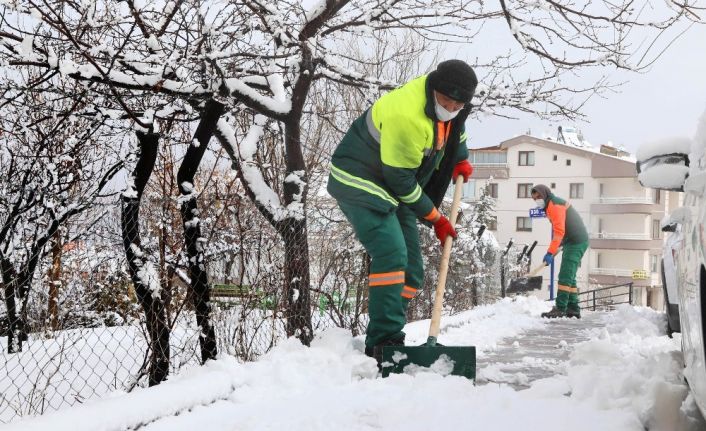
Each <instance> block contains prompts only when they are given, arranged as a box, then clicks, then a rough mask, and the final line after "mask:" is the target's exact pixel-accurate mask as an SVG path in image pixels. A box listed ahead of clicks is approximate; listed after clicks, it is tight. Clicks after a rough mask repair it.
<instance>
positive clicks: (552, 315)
mask: <svg viewBox="0 0 706 431" xmlns="http://www.w3.org/2000/svg"><path fill="white" fill-rule="evenodd" d="M542 317H544V318H546V319H556V318H558V317H566V311H563V310H560V309H558V308H556V307H552V309H551V310H550V311H547V312H546V313H542Z"/></svg>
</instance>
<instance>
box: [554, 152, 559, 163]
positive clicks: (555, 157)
mask: <svg viewBox="0 0 706 431" xmlns="http://www.w3.org/2000/svg"><path fill="white" fill-rule="evenodd" d="M558 158H559V157H557V155H556V154H554V161H555V162H556V160H557V159H558Z"/></svg>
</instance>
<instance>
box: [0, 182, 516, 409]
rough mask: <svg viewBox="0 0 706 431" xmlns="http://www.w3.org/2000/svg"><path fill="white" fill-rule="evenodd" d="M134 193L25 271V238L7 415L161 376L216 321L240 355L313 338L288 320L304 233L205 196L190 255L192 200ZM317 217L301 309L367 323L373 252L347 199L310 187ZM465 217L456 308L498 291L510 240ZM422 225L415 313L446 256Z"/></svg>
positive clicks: (15, 259)
mask: <svg viewBox="0 0 706 431" xmlns="http://www.w3.org/2000/svg"><path fill="white" fill-rule="evenodd" d="M126 200H127V199H126V198H125V196H124V195H123V196H122V197H121V200H120V202H118V203H116V202H112V203H107V204H105V203H104V204H102V205H100V206H99V205H96V211H94V212H93V213H91V216H86V217H83V218H82V219H80V220H74V221H72V222H71V223H68V224H66V225H65V226H63V227H62V228H60V229H58V230H57V231H56V232H55V234H54V235H52V238H51V240H49V241H48V242H47V243H46V246H45V247H44V248H43V249H42V250H41V251H40V252H39V253H38V254H37V255H36V258H37V259H36V261H37V265H36V267H35V269H34V271H33V272H32V273H31V274H29V275H30V276H31V277H30V279H29V280H28V281H27V282H26V283H25V282H24V281H23V279H22V277H23V273H22V271H23V267H22V265H23V262H26V261H27V259H26V257H27V256H25V255H24V254H23V253H24V252H22V251H21V250H20V249H16V250H15V254H9V255H7V259H6V260H7V262H6V263H7V265H6V266H7V267H6V268H5V269H4V270H3V284H2V289H0V290H1V291H2V298H3V301H2V303H0V322H1V323H0V346H1V347H2V353H0V364H1V365H2V367H3V369H4V370H3V372H2V373H0V394H1V395H0V397H2V398H1V402H0V423H6V422H10V421H13V420H16V419H17V418H18V417H21V416H26V415H37V414H42V413H45V412H48V411H51V410H55V409H60V408H63V407H67V406H71V405H74V404H77V403H82V402H84V401H86V400H89V399H92V398H99V397H101V396H104V395H105V394H107V393H109V392H113V391H131V390H133V389H134V388H137V387H145V386H148V385H150V384H155V383H158V382H159V381H161V379H164V378H165V377H167V376H168V375H170V374H173V373H176V372H178V371H179V370H180V369H182V368H184V367H188V366H196V365H198V364H200V363H202V362H203V360H204V358H205V356H204V352H205V351H206V353H208V342H209V340H208V338H209V333H210V334H212V336H213V340H212V341H213V342H214V343H215V346H216V350H217V352H218V354H219V355H222V354H226V355H232V356H235V357H237V358H239V359H240V360H242V361H249V360H254V359H256V358H258V357H260V356H261V355H263V354H265V353H267V352H268V351H269V350H270V349H271V348H273V347H274V346H275V345H277V344H278V342H280V341H281V340H283V339H285V338H287V336H288V335H295V336H299V337H300V338H304V337H301V334H300V333H299V332H296V331H295V332H294V333H292V328H291V327H290V326H288V325H291V322H292V321H293V320H294V318H293V317H292V316H293V312H292V310H293V309H294V306H293V304H296V303H297V302H296V301H297V299H298V298H297V297H296V295H298V294H300V292H296V291H295V292H293V294H294V295H293V296H292V297H288V295H287V288H286V286H287V283H286V281H287V277H288V275H287V274H290V273H291V269H288V268H287V265H292V261H291V260H290V259H289V258H288V257H287V244H288V243H290V242H291V240H292V238H288V237H283V235H282V234H281V232H279V231H277V230H276V229H275V228H273V227H272V226H270V225H269V224H267V223H262V222H261V221H262V220H261V219H258V217H259V215H258V214H257V212H256V211H255V210H254V209H252V205H251V204H249V203H248V202H247V201H246V200H243V201H241V200H239V199H235V200H229V198H228V197H226V196H223V195H218V194H217V193H216V194H215V195H213V196H212V195H210V194H209V193H206V192H204V193H202V194H201V195H200V196H199V199H198V202H199V209H198V214H199V217H200V221H199V222H198V223H192V225H191V226H190V227H194V226H195V225H198V227H199V229H200V231H199V235H198V236H197V239H198V238H200V239H198V240H197V242H198V244H200V245H199V248H198V249H197V253H196V255H189V252H188V239H185V238H188V234H185V230H184V224H188V223H189V222H188V220H187V221H186V222H184V220H183V219H182V217H181V216H180V214H179V211H178V209H179V205H181V204H182V203H183V199H181V201H180V199H174V198H169V197H166V198H165V197H162V196H159V195H155V194H154V193H150V192H149V190H148V191H147V192H146V194H145V196H144V197H143V198H142V201H141V204H140V212H139V213H138V212H133V213H131V212H130V211H129V208H128V206H129V202H126ZM467 212H468V211H467ZM469 213H470V212H469ZM307 219H308V222H307V224H306V225H305V229H306V230H305V232H304V233H305V236H306V243H307V245H308V247H307V248H308V257H307V259H306V260H305V261H303V262H302V261H301V260H300V261H295V263H296V262H299V263H298V264H300V265H306V267H299V268H295V270H297V271H300V272H302V273H304V272H306V273H308V274H309V282H308V286H309V287H310V288H309V289H308V292H307V293H308V294H309V295H310V296H309V304H308V310H306V311H305V312H304V313H302V312H301V311H300V312H299V316H295V318H301V316H302V315H304V317H305V318H308V319H310V323H306V322H304V323H301V322H300V326H301V327H302V328H305V327H306V326H307V325H309V326H310V327H311V329H312V330H313V332H314V333H317V332H320V331H321V330H323V329H325V328H327V327H331V326H337V327H342V328H347V329H349V330H351V332H352V334H353V335H354V336H357V335H361V334H362V333H363V332H364V329H365V326H366V324H367V282H368V280H367V276H368V272H369V265H370V261H369V257H368V256H367V254H366V253H365V250H364V249H363V247H362V246H361V244H360V243H359V242H358V241H357V240H356V239H355V236H354V235H353V232H352V229H351V227H350V225H349V224H348V223H347V222H346V221H345V218H344V217H343V215H342V214H341V213H340V211H339V210H338V208H337V205H336V203H335V201H333V200H331V199H330V198H328V197H325V196H320V194H317V195H316V196H314V197H312V199H311V200H310V202H309V209H308V213H307ZM89 220H90V221H91V223H88V224H87V222H88V221H89ZM460 224H461V226H460V227H459V239H458V241H457V244H456V247H457V248H456V252H455V255H454V262H453V263H452V271H451V272H450V274H449V281H448V287H449V290H448V292H447V296H446V306H447V308H446V311H447V312H450V313H453V312H457V311H461V310H464V309H468V308H471V307H473V306H474V305H477V304H480V303H485V302H489V301H491V300H494V299H495V298H497V297H498V296H499V284H498V276H499V272H498V271H499V269H498V266H497V265H498V262H499V256H500V252H501V251H502V250H499V249H498V248H497V244H495V243H494V241H493V240H492V236H490V235H489V234H488V233H487V232H486V234H485V235H484V237H483V238H478V237H477V235H476V234H477V230H478V229H477V227H478V226H476V225H475V224H474V222H473V220H472V218H470V217H465V218H464V217H462V218H461V221H460ZM292 235H297V233H296V232H295V233H292ZM420 235H421V237H422V238H421V239H422V247H423V249H424V250H423V254H424V255H425V260H426V266H427V281H426V284H427V286H426V288H425V289H423V290H422V291H421V293H420V295H419V296H418V297H417V298H415V299H414V300H413V303H412V304H411V306H410V315H409V318H410V320H414V319H423V318H428V317H429V313H430V310H431V306H430V304H431V301H432V299H431V294H432V291H433V287H434V286H435V279H436V267H437V266H438V260H439V256H440V249H439V247H438V244H437V243H438V240H437V239H436V238H435V237H434V235H433V231H432V230H431V229H427V228H420ZM131 262H132V266H131ZM193 263H197V264H198V265H200V268H199V269H200V271H202V272H204V273H205V275H206V277H207V280H208V283H207V286H208V289H207V290H206V292H207V295H208V296H207V298H206V299H207V300H208V301H207V303H208V304H209V308H208V314H207V318H208V319H207V320H208V321H207V325H204V323H203V321H202V320H200V317H199V310H198V307H199V302H198V300H197V299H196V296H197V295H198V292H197V291H196V290H197V289H198V286H196V288H195V287H194V286H195V284H194V274H195V273H194V271H193V267H192V265H191V264H193ZM26 275H27V274H24V276H26ZM197 275H198V274H197ZM23 283H24V284H23ZM202 299H203V298H202ZM204 328H206V329H204ZM209 328H210V329H209ZM204 346H206V347H207V349H204ZM155 379H156V380H157V381H155Z"/></svg>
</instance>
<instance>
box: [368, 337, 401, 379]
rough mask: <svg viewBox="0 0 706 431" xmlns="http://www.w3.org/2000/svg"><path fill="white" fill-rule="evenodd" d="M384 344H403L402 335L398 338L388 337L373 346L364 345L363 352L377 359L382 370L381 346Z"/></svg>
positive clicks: (379, 368)
mask: <svg viewBox="0 0 706 431" xmlns="http://www.w3.org/2000/svg"><path fill="white" fill-rule="evenodd" d="M385 346H404V335H403V336H401V337H398V338H388V339H387V340H383V341H381V342H379V343H378V344H376V345H375V346H373V347H368V346H365V354H366V355H368V356H370V357H371V358H374V359H375V360H376V361H377V363H378V370H380V371H382V348H383V347H385Z"/></svg>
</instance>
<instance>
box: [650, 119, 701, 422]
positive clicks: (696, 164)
mask: <svg viewBox="0 0 706 431" xmlns="http://www.w3.org/2000/svg"><path fill="white" fill-rule="evenodd" d="M637 158H638V162H637V171H638V179H639V181H640V184H642V185H643V186H644V187H650V188H656V189H661V190H678V191H683V192H684V204H683V206H682V207H680V208H678V209H676V210H674V211H672V213H671V214H670V215H669V218H668V219H667V220H663V222H662V226H663V227H666V228H667V230H669V229H673V230H674V234H676V236H675V237H674V239H673V240H671V239H670V240H669V241H668V243H667V244H668V247H669V248H671V252H670V251H669V250H667V246H665V250H664V252H665V256H666V255H667V253H668V252H670V253H669V254H670V255H671V256H672V258H673V265H674V267H673V268H674V277H673V280H672V283H671V284H674V282H676V284H677V296H678V302H679V307H678V308H679V321H680V326H681V333H682V351H683V353H684V362H685V366H686V368H685V370H684V375H685V377H686V379H687V381H688V383H689V386H690V388H691V391H692V393H693V394H694V398H695V399H696V402H697V404H698V405H699V408H700V409H701V412H702V413H704V414H706V351H705V350H704V348H705V346H706V343H704V339H705V338H706V232H704V223H705V222H706V112H705V113H704V114H703V115H702V117H701V120H700V122H699V126H698V129H697V132H696V136H695V137H694V139H688V138H677V139H667V140H663V141H659V142H654V143H651V144H647V145H644V146H642V147H641V148H640V149H639V150H638V152H637ZM668 269H669V268H667V266H666V265H665V275H666V274H667V272H668ZM665 279H666V280H665V281H666V283H667V286H668V287H669V284H670V280H669V277H667V276H665ZM670 300H671V298H670Z"/></svg>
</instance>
